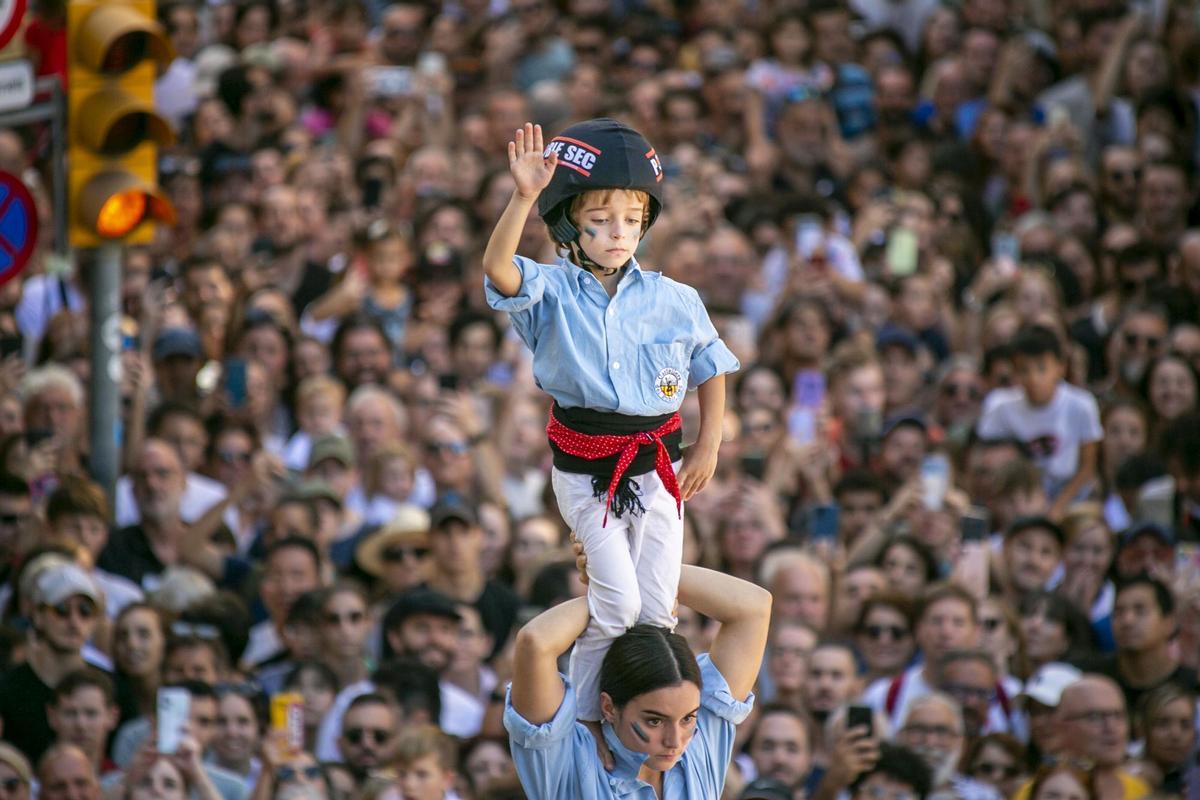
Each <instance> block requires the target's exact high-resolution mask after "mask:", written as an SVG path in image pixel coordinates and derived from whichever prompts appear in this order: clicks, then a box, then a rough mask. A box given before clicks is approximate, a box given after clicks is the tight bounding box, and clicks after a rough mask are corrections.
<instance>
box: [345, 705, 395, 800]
mask: <svg viewBox="0 0 1200 800" xmlns="http://www.w3.org/2000/svg"><path fill="white" fill-rule="evenodd" d="M399 722H400V720H399V719H397V715H396V709H395V707H394V706H393V705H392V704H391V703H389V702H388V701H387V699H386V698H385V697H384V696H383V695H381V694H377V693H375V692H371V693H369V694H364V695H362V696H360V697H356V698H355V699H354V700H353V701H352V702H351V703H350V708H349V709H347V711H346V715H345V716H344V717H342V735H341V738H340V739H338V749H340V750H341V752H342V762H343V763H344V764H345V765H346V766H347V767H348V768H349V769H350V772H351V773H352V774H353V775H354V779H355V781H356V782H357V784H358V785H359V786H360V787H361V786H362V785H363V783H364V782H366V780H367V779H368V778H370V777H371V775H372V773H373V772H374V771H375V770H378V769H379V768H381V767H382V766H384V765H385V764H388V763H390V762H391V760H392V757H393V756H394V755H395V745H396V742H395V737H396V730H397V728H398V727H399Z"/></svg>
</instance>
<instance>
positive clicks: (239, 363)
mask: <svg viewBox="0 0 1200 800" xmlns="http://www.w3.org/2000/svg"><path fill="white" fill-rule="evenodd" d="M225 393H226V395H227V396H228V398H229V407H230V408H231V409H238V408H241V407H242V406H244V405H245V404H246V362H245V360H244V359H241V358H230V359H226V361H225Z"/></svg>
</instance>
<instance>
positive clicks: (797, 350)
mask: <svg viewBox="0 0 1200 800" xmlns="http://www.w3.org/2000/svg"><path fill="white" fill-rule="evenodd" d="M784 333H785V336H786V342H787V351H788V353H789V354H790V355H791V356H792V357H793V358H799V359H805V360H808V361H820V360H821V359H822V358H824V357H825V352H826V351H827V350H828V349H829V335H830V334H829V325H828V324H827V323H826V321H825V317H824V315H823V314H821V312H820V311H818V310H817V309H816V308H814V307H812V306H801V307H800V308H798V309H796V310H795V311H793V312H792V314H791V316H790V317H789V318H788V321H787V324H786V325H785V326H784Z"/></svg>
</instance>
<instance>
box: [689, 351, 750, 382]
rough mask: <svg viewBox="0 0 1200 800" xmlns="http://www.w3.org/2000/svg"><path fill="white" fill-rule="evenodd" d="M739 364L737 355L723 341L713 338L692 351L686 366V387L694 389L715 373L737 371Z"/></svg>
mask: <svg viewBox="0 0 1200 800" xmlns="http://www.w3.org/2000/svg"><path fill="white" fill-rule="evenodd" d="M741 366H742V365H741V364H740V363H739V362H738V360H737V356H735V355H734V354H733V351H731V350H730V349H729V348H728V347H726V346H725V343H724V342H723V341H721V340H720V339H713V340H712V341H711V342H709V343H708V344H706V345H704V346H703V347H698V348H696V350H695V351H694V352H693V353H692V363H691V366H689V367H688V388H689V389H695V388H696V387H697V386H699V385H700V384H702V383H704V382H706V381H708V379H710V378H713V377H716V376H717V375H724V374H726V373H729V372H737V371H738V370H739V369H741Z"/></svg>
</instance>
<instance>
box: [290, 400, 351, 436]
mask: <svg viewBox="0 0 1200 800" xmlns="http://www.w3.org/2000/svg"><path fill="white" fill-rule="evenodd" d="M341 421H342V409H341V406H340V405H339V404H338V403H337V402H335V401H334V399H333V398H332V397H329V396H328V395H324V394H317V395H313V396H312V397H310V398H308V402H306V403H305V404H304V410H303V411H301V412H300V428H301V429H302V430H303V431H304V432H305V433H307V434H308V435H310V436H324V435H325V434H328V433H333V432H334V431H335V430H336V429H337V426H338V425H339V424H341Z"/></svg>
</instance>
